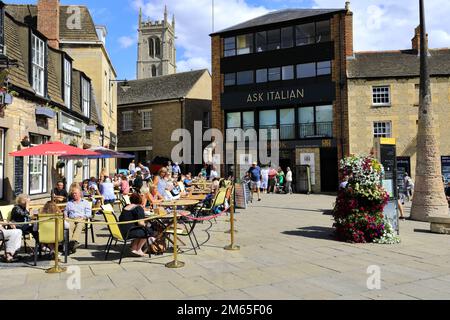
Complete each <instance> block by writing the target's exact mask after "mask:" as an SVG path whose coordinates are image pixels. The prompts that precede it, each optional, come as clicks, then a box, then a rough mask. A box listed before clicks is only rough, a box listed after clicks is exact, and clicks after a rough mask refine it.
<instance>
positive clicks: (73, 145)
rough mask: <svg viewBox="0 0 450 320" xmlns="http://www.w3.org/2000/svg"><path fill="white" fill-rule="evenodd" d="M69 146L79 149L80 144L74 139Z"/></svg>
mask: <svg viewBox="0 0 450 320" xmlns="http://www.w3.org/2000/svg"><path fill="white" fill-rule="evenodd" d="M69 145H71V146H72V147H78V143H77V140H76V139H72V140H71V141H70V143H69Z"/></svg>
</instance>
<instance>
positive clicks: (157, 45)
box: [155, 38, 161, 57]
mask: <svg viewBox="0 0 450 320" xmlns="http://www.w3.org/2000/svg"><path fill="white" fill-rule="evenodd" d="M155 54H156V56H157V57H159V56H161V41H160V40H159V38H156V39H155Z"/></svg>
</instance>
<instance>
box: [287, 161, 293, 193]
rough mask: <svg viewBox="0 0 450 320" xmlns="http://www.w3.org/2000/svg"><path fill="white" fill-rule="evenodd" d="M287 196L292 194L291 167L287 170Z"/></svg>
mask: <svg viewBox="0 0 450 320" xmlns="http://www.w3.org/2000/svg"><path fill="white" fill-rule="evenodd" d="M286 194H292V171H291V168H289V167H288V168H287V170H286Z"/></svg>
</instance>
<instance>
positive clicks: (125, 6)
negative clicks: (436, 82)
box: [5, 0, 450, 79]
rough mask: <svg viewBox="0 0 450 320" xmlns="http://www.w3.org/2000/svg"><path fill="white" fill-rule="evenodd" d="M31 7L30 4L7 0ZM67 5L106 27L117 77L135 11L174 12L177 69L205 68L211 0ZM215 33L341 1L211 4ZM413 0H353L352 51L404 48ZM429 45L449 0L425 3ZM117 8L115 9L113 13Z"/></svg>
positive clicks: (439, 43)
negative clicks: (280, 12) (81, 9)
mask: <svg viewBox="0 0 450 320" xmlns="http://www.w3.org/2000/svg"><path fill="white" fill-rule="evenodd" d="M5 2H7V3H22V4H23V3H30V4H35V3H36V1H34V0H31V1H28V2H26V1H25V0H7V1H5ZM61 3H62V4H67V5H77V4H79V5H86V6H87V7H88V8H89V9H90V11H91V13H92V15H93V18H94V22H95V23H96V24H101V25H106V27H107V29H108V36H107V40H106V41H107V49H108V51H109V54H110V56H111V59H112V61H113V63H114V66H115V68H116V70H117V72H118V78H120V79H123V78H127V79H134V78H135V73H136V70H135V69H136V58H137V49H136V40H137V30H136V29H137V18H138V8H139V7H142V8H143V11H144V15H145V16H146V17H147V18H151V19H152V20H155V19H157V20H161V19H162V18H163V11H164V5H166V4H167V7H168V10H169V17H171V16H172V14H175V18H176V28H177V30H176V33H177V41H176V47H177V63H178V70H179V71H186V70H192V69H200V68H209V67H210V38H209V33H211V30H212V23H211V16H212V14H211V3H212V0H61ZM215 4H216V6H215V21H216V22H215V27H216V28H215V30H220V29H223V28H226V27H229V26H232V25H234V24H237V23H240V22H242V21H245V20H248V19H251V18H253V17H256V16H259V15H262V14H265V13H267V12H269V11H272V10H276V9H282V8H343V7H344V5H345V0H215ZM417 4H418V0H402V1H398V0H353V1H351V8H352V11H353V12H354V33H355V36H354V42H355V49H356V50H359V51H361V50H364V51H366V50H393V49H407V48H409V47H410V46H411V38H412V36H413V31H414V28H415V27H416V26H417V25H418V13H417V12H418V5H417ZM426 6H427V8H426V9H427V19H428V33H429V35H430V46H431V47H450V24H448V22H447V21H448V17H449V16H450V4H449V3H448V0H432V1H426ZM118 8H120V9H118Z"/></svg>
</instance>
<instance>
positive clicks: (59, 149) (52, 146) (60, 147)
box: [9, 141, 98, 157]
mask: <svg viewBox="0 0 450 320" xmlns="http://www.w3.org/2000/svg"><path fill="white" fill-rule="evenodd" d="M9 155H10V156H13V157H30V156H96V155H98V153H97V152H93V151H89V150H84V149H80V148H77V147H72V146H68V145H66V144H64V143H62V142H59V141H56V142H47V143H44V144H40V145H38V146H35V147H31V148H27V149H24V150H20V151H16V152H12V153H10V154H9Z"/></svg>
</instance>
